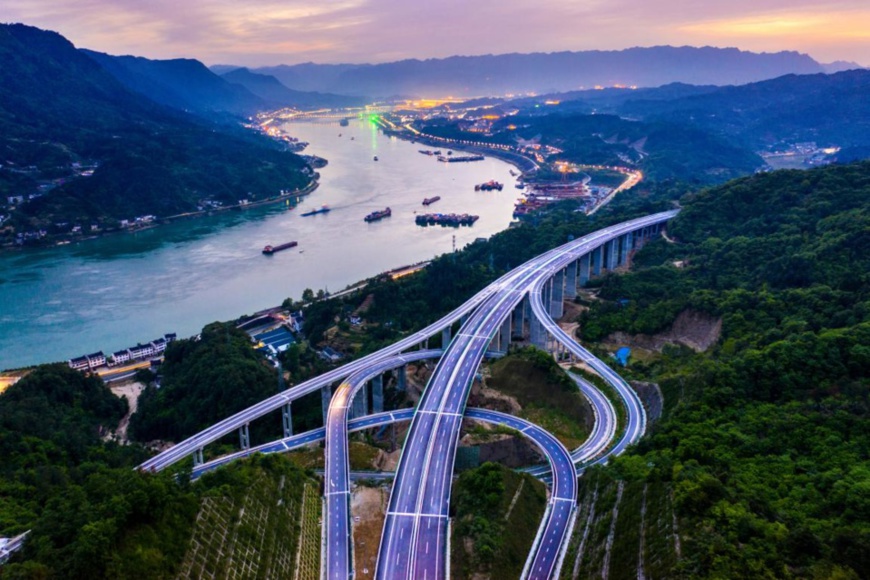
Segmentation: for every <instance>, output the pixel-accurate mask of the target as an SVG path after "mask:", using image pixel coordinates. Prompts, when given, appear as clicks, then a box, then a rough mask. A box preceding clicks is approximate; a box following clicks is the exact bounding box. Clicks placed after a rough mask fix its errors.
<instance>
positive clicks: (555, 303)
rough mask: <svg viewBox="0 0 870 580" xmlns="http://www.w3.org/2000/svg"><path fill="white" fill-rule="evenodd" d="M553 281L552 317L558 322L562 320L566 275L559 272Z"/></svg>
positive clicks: (551, 297) (551, 296)
mask: <svg viewBox="0 0 870 580" xmlns="http://www.w3.org/2000/svg"><path fill="white" fill-rule="evenodd" d="M551 280H552V284H553V290H552V294H551V295H550V304H549V307H550V316H551V317H553V320H558V319H560V318H562V308H563V306H562V296H563V295H564V290H565V273H564V272H563V271H562V270H559V271H558V272H556V275H555V276H553V278H552V279H551Z"/></svg>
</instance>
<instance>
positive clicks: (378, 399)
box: [372, 375, 384, 413]
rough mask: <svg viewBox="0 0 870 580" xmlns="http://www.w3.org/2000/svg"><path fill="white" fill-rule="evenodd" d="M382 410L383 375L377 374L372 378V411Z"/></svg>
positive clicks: (378, 411) (379, 411) (380, 411)
mask: <svg viewBox="0 0 870 580" xmlns="http://www.w3.org/2000/svg"><path fill="white" fill-rule="evenodd" d="M383 411H384V375H378V376H376V377H375V378H374V379H372V412H373V413H382V412H383Z"/></svg>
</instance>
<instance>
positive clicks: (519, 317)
mask: <svg viewBox="0 0 870 580" xmlns="http://www.w3.org/2000/svg"><path fill="white" fill-rule="evenodd" d="M528 299H529V295H528V294H526V295H525V296H523V300H522V302H520V303H519V304H517V306H516V308H514V310H513V312H511V331H512V334H511V338H513V337H514V336H517V337H519V338H523V333H524V332H525V326H526V316H525V314H526V312H525V311H526V304H525V303H526V301H528Z"/></svg>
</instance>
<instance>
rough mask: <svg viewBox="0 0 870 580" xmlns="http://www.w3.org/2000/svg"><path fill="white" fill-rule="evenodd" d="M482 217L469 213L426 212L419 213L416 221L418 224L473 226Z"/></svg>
mask: <svg viewBox="0 0 870 580" xmlns="http://www.w3.org/2000/svg"><path fill="white" fill-rule="evenodd" d="M478 219H480V216H476V215H470V214H467V213H461V214H455V213H424V214H418V215H417V216H416V217H415V218H414V221H415V222H417V225H418V226H428V225H435V224H438V225H441V226H452V227H459V226H471V225H474V222H476V221H477V220H478Z"/></svg>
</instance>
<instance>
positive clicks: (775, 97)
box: [617, 69, 870, 148]
mask: <svg viewBox="0 0 870 580" xmlns="http://www.w3.org/2000/svg"><path fill="white" fill-rule="evenodd" d="M868 91H870V70H863V69H861V70H849V71H843V72H839V73H836V74H831V75H826V74H814V75H795V74H790V75H785V76H782V77H779V78H776V79H771V80H766V81H760V82H756V83H750V84H746V85H741V86H732V87H721V88H717V89H715V90H712V91H704V93H703V94H696V95H687V96H681V97H678V98H673V99H662V98H647V97H645V96H644V95H638V96H637V97H635V98H629V99H626V102H625V103H624V104H621V105H620V106H618V107H617V110H618V111H619V112H620V113H621V114H624V115H628V116H631V117H642V118H644V119H647V120H651V119H657V120H666V121H669V122H679V123H691V124H692V125H695V126H698V127H701V128H704V129H712V130H715V131H716V132H718V133H720V134H723V135H729V136H732V137H738V138H740V139H742V140H743V141H745V142H746V143H748V144H750V145H751V146H753V147H756V148H760V147H762V146H765V145H769V144H771V143H774V142H776V141H777V140H784V141H788V142H792V143H793V142H800V141H817V142H818V143H819V144H820V145H823V146H828V145H831V144H833V145H840V146H850V145H870V137H868V134H870V99H868V98H867V94H868ZM653 95H655V91H653V92H652V93H651V96H653Z"/></svg>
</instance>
